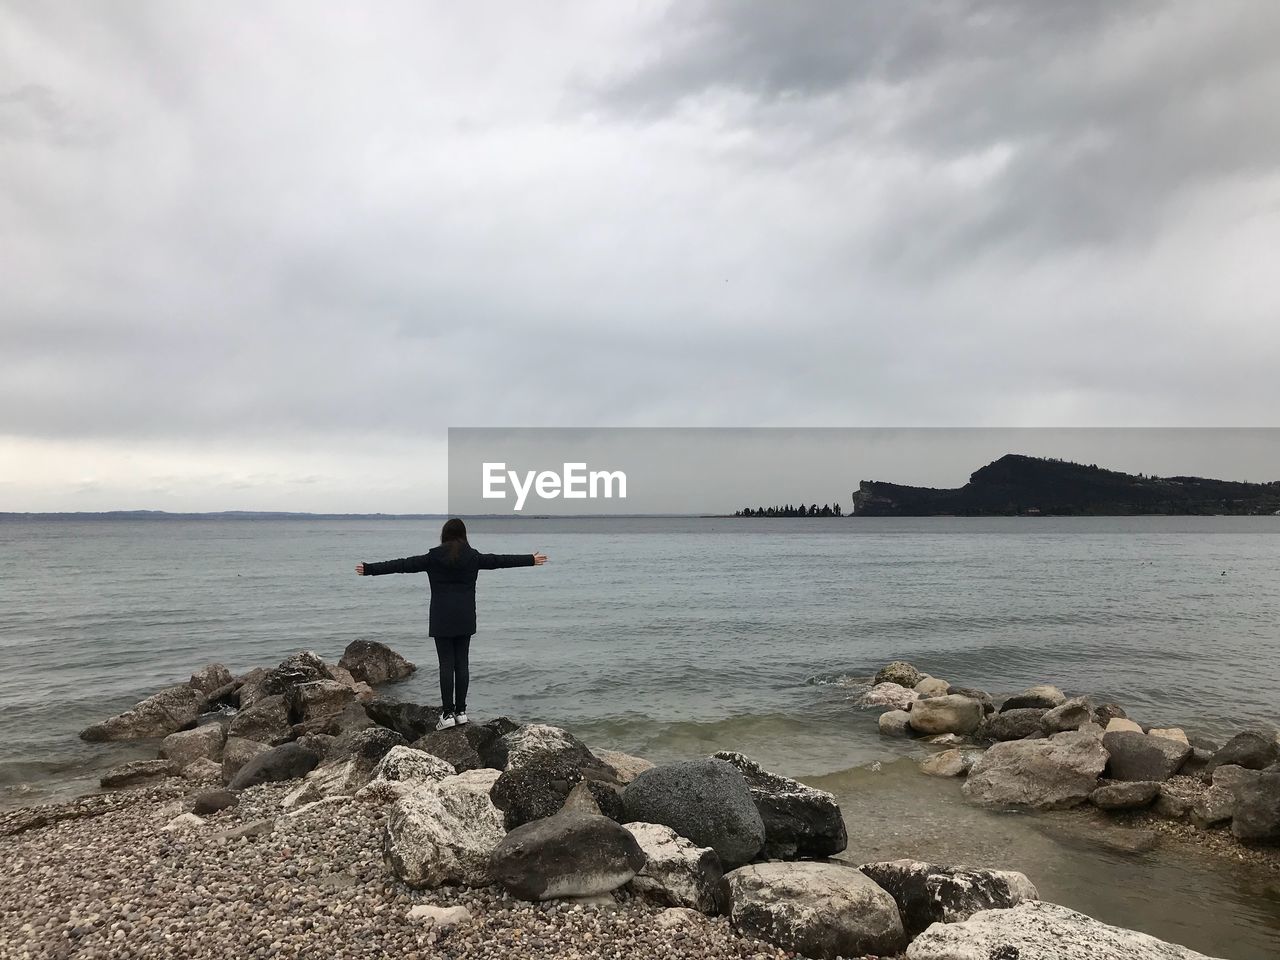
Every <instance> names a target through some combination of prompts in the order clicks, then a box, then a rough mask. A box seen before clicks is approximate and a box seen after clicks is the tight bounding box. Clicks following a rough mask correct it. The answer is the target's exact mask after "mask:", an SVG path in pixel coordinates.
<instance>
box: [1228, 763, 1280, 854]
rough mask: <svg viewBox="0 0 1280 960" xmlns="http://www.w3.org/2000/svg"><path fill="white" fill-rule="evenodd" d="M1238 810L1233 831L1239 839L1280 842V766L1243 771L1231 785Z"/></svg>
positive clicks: (1232, 823)
mask: <svg viewBox="0 0 1280 960" xmlns="http://www.w3.org/2000/svg"><path fill="white" fill-rule="evenodd" d="M1231 791H1232V793H1233V794H1234V795H1235V810H1234V813H1233V816H1232V820H1231V832H1232V834H1234V836H1235V837H1236V839H1237V840H1246V841H1249V842H1254V843H1277V842H1280V769H1275V768H1272V769H1268V770H1249V769H1247V768H1246V769H1245V770H1243V771H1242V772H1241V773H1240V774H1239V775H1238V777H1237V778H1236V779H1235V782H1234V783H1233V784H1232V787H1231Z"/></svg>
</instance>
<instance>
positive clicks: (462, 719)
mask: <svg viewBox="0 0 1280 960" xmlns="http://www.w3.org/2000/svg"><path fill="white" fill-rule="evenodd" d="M453 721H454V723H456V724H457V725H458V726H462V725H463V724H464V723H469V722H470V721H469V720H467V715H466V714H465V713H463V712H462V711H458V713H457V714H456V715H455V716H454V718H453Z"/></svg>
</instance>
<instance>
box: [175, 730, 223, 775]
mask: <svg viewBox="0 0 1280 960" xmlns="http://www.w3.org/2000/svg"><path fill="white" fill-rule="evenodd" d="M226 739H227V737H226V733H225V732H224V731H223V729H222V726H221V725H220V724H217V723H209V724H205V725H204V726H202V727H193V728H192V729H190V730H179V731H178V732H177V733H171V734H169V735H168V736H167V737H165V738H164V740H163V741H162V742H161V744H160V757H161V759H164V760H172V761H173V764H174V766H176V767H177V768H178V769H179V770H183V769H185V768H187V767H188V766H190V765H191V764H193V763H195V762H196V761H197V760H202V759H208V760H221V759H222V744H223V743H224V742H225V741H226Z"/></svg>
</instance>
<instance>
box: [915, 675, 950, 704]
mask: <svg viewBox="0 0 1280 960" xmlns="http://www.w3.org/2000/svg"><path fill="white" fill-rule="evenodd" d="M950 686H951V684H949V683H948V682H947V681H946V680H939V679H938V678H937V677H923V678H921V680H920V682H919V683H917V684H916V685H915V686H914V687H912V688H911V689H912V690H914V691H915V692H916V694H917V695H918V696H919V697H920V699H922V700H927V699H929V698H931V697H945V696H947V690H948V689H949V688H950Z"/></svg>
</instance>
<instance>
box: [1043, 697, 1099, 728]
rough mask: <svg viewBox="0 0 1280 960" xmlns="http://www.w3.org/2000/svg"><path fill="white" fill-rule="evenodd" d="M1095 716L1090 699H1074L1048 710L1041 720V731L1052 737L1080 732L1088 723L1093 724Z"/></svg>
mask: <svg viewBox="0 0 1280 960" xmlns="http://www.w3.org/2000/svg"><path fill="white" fill-rule="evenodd" d="M1093 716H1094V714H1093V704H1092V703H1090V702H1089V698H1088V697H1072V698H1071V699H1070V700H1064V701H1063V702H1062V703H1060V704H1058V705H1057V706H1056V707H1053V708H1052V709H1051V710H1048V711H1047V712H1046V713H1045V714H1044V716H1042V717H1041V718H1040V729H1041V730H1043V731H1044V732H1045V733H1047V734H1050V735H1052V734H1055V733H1063V732H1064V731H1067V730H1079V729H1080V728H1081V727H1082V726H1084V725H1085V724H1086V723H1092V722H1093Z"/></svg>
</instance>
